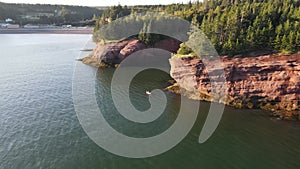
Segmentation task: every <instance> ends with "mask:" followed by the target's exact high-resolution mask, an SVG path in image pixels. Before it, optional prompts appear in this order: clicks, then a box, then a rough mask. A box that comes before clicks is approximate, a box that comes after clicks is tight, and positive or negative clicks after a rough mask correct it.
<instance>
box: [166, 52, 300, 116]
mask: <svg viewBox="0 0 300 169" xmlns="http://www.w3.org/2000/svg"><path fill="white" fill-rule="evenodd" d="M220 59H221V61H222V64H223V66H222V67H223V69H224V73H223V74H216V73H212V72H213V71H216V70H217V69H218V66H217V64H218V62H217V61H216V60H209V64H210V65H216V66H215V67H216V68H215V69H214V68H211V69H210V70H207V69H206V67H205V65H204V62H203V60H201V59H199V58H184V59H179V58H172V59H170V64H171V72H170V75H171V77H172V78H174V80H175V81H176V83H175V84H173V85H172V86H170V87H168V90H171V91H173V92H175V93H178V92H182V93H183V94H184V95H186V96H187V97H189V98H191V99H195V98H196V99H200V100H206V101H214V102H220V103H224V104H226V105H230V106H233V107H236V108H250V109H252V108H261V109H264V110H270V111H271V112H272V115H273V116H276V117H278V118H281V119H288V120H300V109H299V108H300V64H299V63H300V55H299V54H294V55H280V54H274V55H265V56H256V57H243V58H240V57H236V58H228V57H226V56H223V57H220ZM205 63H207V62H205ZM209 75H212V76H209ZM221 76H223V77H221ZM218 79H224V80H221V81H218ZM210 80H213V81H214V82H216V85H215V86H216V87H215V88H213V89H212V87H211V82H210ZM218 83H222V84H218ZM221 85H223V86H225V88H226V89H225V95H224V96H223V97H222V98H220V96H216V93H219V92H220V91H221V88H218V86H221ZM186 86H189V87H186ZM180 88H181V90H180ZM212 90H214V93H212ZM197 92H198V93H197Z"/></svg>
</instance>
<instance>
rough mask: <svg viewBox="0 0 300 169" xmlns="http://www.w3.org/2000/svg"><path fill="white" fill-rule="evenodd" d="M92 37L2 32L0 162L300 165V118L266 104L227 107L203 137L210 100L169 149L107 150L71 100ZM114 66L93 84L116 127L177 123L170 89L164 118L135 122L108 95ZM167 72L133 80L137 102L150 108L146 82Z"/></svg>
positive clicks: (104, 168)
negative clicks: (283, 115)
mask: <svg viewBox="0 0 300 169" xmlns="http://www.w3.org/2000/svg"><path fill="white" fill-rule="evenodd" d="M90 38H91V36H89V35H0V52H1V54H0V59H1V61H0V169H48V168H51V169H235V168H236V169H299V168H300V161H299V159H300V124H299V123H298V122H284V121H277V120H275V119H272V118H270V117H269V116H268V112H264V111H261V110H238V109H233V108H229V107H226V108H225V112H224V115H223V118H222V120H221V123H220V124H219V127H218V128H217V130H216V132H215V133H214V134H213V135H212V137H211V138H210V139H209V140H208V141H207V142H205V143H204V144H199V143H198V137H199V133H200V131H201V128H202V126H203V123H204V121H205V118H206V115H207V110H208V108H209V103H206V102H203V103H201V106H200V111H199V115H198V119H197V122H196V124H195V126H194V127H193V129H192V130H191V132H190V133H189V134H188V136H187V137H186V138H185V139H184V140H183V141H182V142H181V143H180V144H178V145H177V146H176V147H175V148H173V149H171V150H170V151H168V152H166V153H164V154H161V155H158V156H155V157H151V158H144V159H129V158H124V157H119V156H116V155H113V154H111V153H109V152H106V151H105V150H103V149H102V148H100V147H99V146H97V145H96V144H95V143H94V142H93V141H92V140H90V139H89V137H88V136H87V135H86V134H85V132H84V131H83V129H82V127H81V125H80V124H79V121H78V119H77V116H76V112H75V110H74V105H73V100H72V77H73V71H74V67H75V64H76V61H75V59H76V58H77V57H78V56H79V55H80V50H81V49H83V48H84V46H85V44H86V42H87V41H88V40H90ZM87 54H88V53H81V55H82V56H84V55H87ZM78 64H81V63H78ZM90 69H94V68H92V67H91V68H90ZM113 73H114V70H113V69H105V70H98V73H97V78H96V79H95V80H96V86H95V89H96V95H97V101H98V104H99V107H100V108H101V110H102V112H103V115H104V116H105V118H106V119H107V121H109V122H110V123H111V125H112V126H113V127H114V128H115V129H116V130H118V131H121V132H122V133H127V134H128V135H132V136H133V135H135V136H139V137H142V136H143V137H147V136H152V135H155V134H158V133H161V132H163V131H164V130H165V129H167V128H168V127H169V126H170V125H172V123H173V122H174V120H175V119H176V117H177V112H178V109H179V106H178V105H179V103H180V97H179V96H177V95H174V94H171V93H166V95H167V97H168V100H169V101H168V105H167V109H166V111H165V113H164V114H163V115H162V116H161V117H160V118H159V119H158V121H156V122H154V123H150V124H149V125H136V124H134V123H130V122H129V121H126V120H124V119H123V117H122V116H120V115H119V114H118V113H117V110H116V108H115V107H114V105H113V103H112V98H111V95H110V82H111V77H112V74H113ZM168 78H169V76H168V75H167V74H164V73H162V72H160V71H157V70H148V71H144V72H141V73H140V74H138V76H136V78H135V79H134V80H133V81H132V84H131V87H130V96H131V101H132V103H133V105H134V106H135V107H136V108H137V109H139V110H146V109H148V108H149V106H150V105H149V102H148V100H147V97H146V96H145V94H144V93H145V90H144V89H145V88H162V86H164V85H165V83H166V81H167V80H168ZM120 92H121V91H120Z"/></svg>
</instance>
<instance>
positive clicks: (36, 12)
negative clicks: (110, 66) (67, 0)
mask: <svg viewBox="0 0 300 169" xmlns="http://www.w3.org/2000/svg"><path fill="white" fill-rule="evenodd" d="M102 12H103V10H102V9H97V8H92V7H82V6H68V5H46V4H36V5H33V4H10V3H2V2H0V20H2V21H4V20H5V19H7V18H11V19H13V20H14V22H15V23H18V24H21V25H25V24H28V23H30V24H57V25H61V24H79V23H84V22H85V21H86V22H92V20H93V18H94V19H95V18H96V16H101V15H102ZM90 24H91V25H94V24H93V23H90Z"/></svg>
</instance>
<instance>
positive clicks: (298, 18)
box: [95, 0, 300, 55]
mask: <svg viewBox="0 0 300 169" xmlns="http://www.w3.org/2000/svg"><path fill="white" fill-rule="evenodd" d="M143 11H155V12H164V13H167V14H171V15H175V16H178V17H181V18H184V19H186V20H188V21H189V22H191V23H192V24H194V25H196V26H197V27H198V28H200V29H201V30H202V31H203V32H204V33H205V34H206V35H207V36H208V38H209V39H210V40H211V43H212V44H213V45H214V46H215V48H216V49H217V51H218V52H219V54H229V55H235V54H240V53H247V52H251V51H258V50H261V51H273V52H299V50H300V1H299V0H204V1H203V2H202V1H196V2H190V3H188V4H172V5H167V6H161V5H158V6H135V7H127V6H120V5H119V6H114V7H111V8H109V9H107V10H106V11H104V12H103V15H102V16H101V17H100V18H99V19H98V20H97V24H96V27H95V31H97V30H98V29H99V28H101V27H102V26H103V25H105V24H107V23H108V22H109V20H115V19H117V18H121V17H124V16H127V15H132V17H134V15H135V14H136V13H139V12H143ZM128 22H130V20H129V21H128ZM123 24H125V25H126V23H123ZM149 25H150V24H149V23H148V24H147V25H146V27H149ZM146 27H145V25H141V29H149V28H146ZM95 37H96V40H97V38H101V37H99V36H97V35H96V34H95ZM137 37H138V38H139V39H141V40H143V41H144V42H145V43H149V42H152V41H153V38H155V39H159V38H157V35H155V36H152V35H145V34H141V35H137ZM98 40H99V39H98ZM179 52H180V53H181V54H187V53H189V52H190V50H189V49H188V48H186V46H185V45H184V44H182V45H181V49H180V50H179Z"/></svg>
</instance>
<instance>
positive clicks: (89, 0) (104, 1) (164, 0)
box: [0, 0, 190, 6]
mask: <svg viewBox="0 0 300 169" xmlns="http://www.w3.org/2000/svg"><path fill="white" fill-rule="evenodd" d="M0 1H1V2H6V3H29V4H37V3H39V4H64V5H80V6H112V5H118V4H121V5H128V6H130V5H157V4H171V3H181V2H184V3H186V2H188V1H190V0H0Z"/></svg>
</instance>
